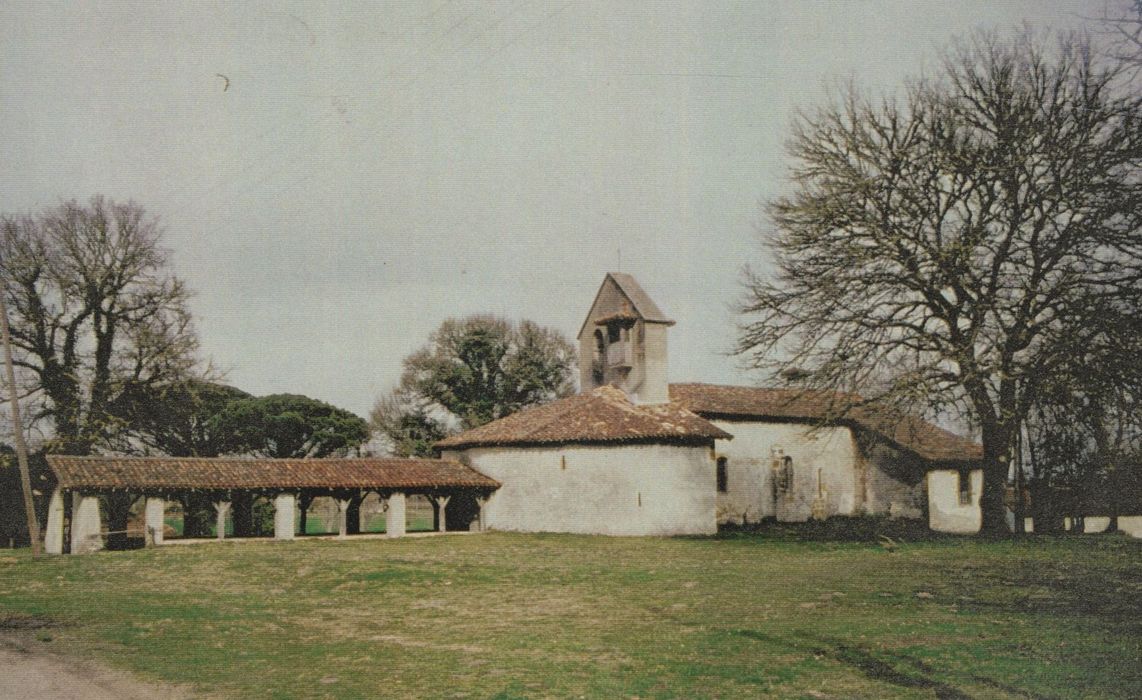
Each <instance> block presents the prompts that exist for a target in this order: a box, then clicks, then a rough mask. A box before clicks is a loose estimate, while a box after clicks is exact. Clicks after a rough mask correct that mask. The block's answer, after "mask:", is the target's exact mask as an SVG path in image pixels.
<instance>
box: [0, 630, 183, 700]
mask: <svg viewBox="0 0 1142 700" xmlns="http://www.w3.org/2000/svg"><path fill="white" fill-rule="evenodd" d="M44 646H45V645H44V643H43V642H39V641H36V640H34V639H30V638H27V637H25V636H24V635H12V634H5V635H3V636H0V698H5V700H25V699H26V700H33V699H34V700H144V699H146V700H158V699H159V698H163V699H166V698H171V699H179V698H190V697H191V695H190V694H189V693H188V692H187V691H186V690H185V689H183V688H179V687H176V686H164V685H160V684H154V683H145V682H143V681H140V680H138V679H136V678H134V677H132V676H130V675H129V674H127V673H124V672H123V671H119V670H116V669H112V668H108V667H106V666H102V665H99V664H96V663H94V662H91V661H86V660H75V659H70V658H66V657H63V656H60V655H59V654H57V653H55V652H53V651H48V650H46V649H44V648H43V647H44Z"/></svg>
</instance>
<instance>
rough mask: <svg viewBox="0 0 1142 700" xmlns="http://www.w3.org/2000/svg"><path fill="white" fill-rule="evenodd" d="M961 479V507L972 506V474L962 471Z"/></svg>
mask: <svg viewBox="0 0 1142 700" xmlns="http://www.w3.org/2000/svg"><path fill="white" fill-rule="evenodd" d="M959 477H960V505H961V506H970V505H971V472H968V471H961V472H960V473H959Z"/></svg>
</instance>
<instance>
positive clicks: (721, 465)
mask: <svg viewBox="0 0 1142 700" xmlns="http://www.w3.org/2000/svg"><path fill="white" fill-rule="evenodd" d="M727 486H728V479H727V476H726V458H725V457H718V493H725V492H726V490H727Z"/></svg>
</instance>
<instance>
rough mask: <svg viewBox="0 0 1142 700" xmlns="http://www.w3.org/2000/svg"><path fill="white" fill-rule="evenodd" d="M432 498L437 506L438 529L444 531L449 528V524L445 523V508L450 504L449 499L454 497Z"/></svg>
mask: <svg viewBox="0 0 1142 700" xmlns="http://www.w3.org/2000/svg"><path fill="white" fill-rule="evenodd" d="M432 500H433V501H435V503H436V508H437V510H436V512H437V519H436V531H437V532H444V531H445V530H446V529H447V525H446V524H445V522H446V521H445V517H444V509H445V507H447V506H448V501H450V500H452V497H451V496H433V498H432Z"/></svg>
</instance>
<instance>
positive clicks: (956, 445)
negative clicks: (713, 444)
mask: <svg viewBox="0 0 1142 700" xmlns="http://www.w3.org/2000/svg"><path fill="white" fill-rule="evenodd" d="M670 398H671V399H672V400H673V401H675V402H678V403H680V404H682V405H683V406H685V407H686V408H688V409H690V410H691V411H693V412H695V413H697V414H699V415H702V416H706V417H714V416H719V417H725V418H734V417H737V418H754V419H769V420H780V419H787V420H796V421H805V422H811V421H820V420H822V419H828V418H829V417H830V416H842V417H841V418H840V419H839V422H841V423H843V424H847V425H851V426H853V427H855V428H859V429H863V430H865V431H868V432H870V433H873V434H875V435H877V436H879V437H881V438H883V439H885V440H887V441H888V442H890V443H893V444H895V445H897V446H899V447H903V448H905V449H907V450H910V451H911V452H914V453H915V454H917V455H918V456H920V457H922V458H924V459H926V460H930V461H933V462H971V461H978V460H980V459H982V458H983V447H982V446H981V445H980V444H979V443H977V442H975V441H973V440H970V439H968V438H965V437H961V436H959V435H956V434H955V433H952V432H949V431H947V430H944V429H943V428H940V427H938V426H935V425H933V424H931V423H929V422H927V421H925V420H921V419H920V418H916V417H915V416H907V415H905V416H900V415H890V414H888V413H886V412H884V411H880V412H877V411H874V410H871V409H868V408H861V407H856V408H852V409H851V410H849V411H848V412H847V413H846V412H845V409H846V408H848V407H849V406H851V404H853V403H855V402H857V401H859V400H860V397H859V396H855V395H852V394H841V393H834V392H825V391H803V390H799V389H766V388H760V387H748V386H725V385H717V384H671V385H670Z"/></svg>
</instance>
